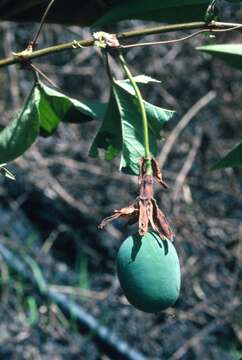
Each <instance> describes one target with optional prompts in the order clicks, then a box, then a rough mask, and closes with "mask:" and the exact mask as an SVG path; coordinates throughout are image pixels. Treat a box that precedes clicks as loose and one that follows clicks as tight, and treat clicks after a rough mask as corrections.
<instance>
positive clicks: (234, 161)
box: [212, 142, 242, 170]
mask: <svg viewBox="0 0 242 360" xmlns="http://www.w3.org/2000/svg"><path fill="white" fill-rule="evenodd" d="M240 165H242V142H241V143H240V144H238V145H237V146H235V147H234V148H233V149H232V150H231V151H230V152H229V153H228V154H227V155H226V156H225V157H224V158H223V159H221V160H220V161H218V162H217V164H215V165H214V166H213V167H212V170H217V169H223V168H227V167H236V166H240Z"/></svg>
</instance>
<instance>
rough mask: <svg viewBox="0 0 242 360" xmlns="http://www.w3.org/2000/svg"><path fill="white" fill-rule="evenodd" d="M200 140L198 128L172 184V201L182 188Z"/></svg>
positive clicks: (200, 133) (200, 134) (200, 132)
mask: <svg viewBox="0 0 242 360" xmlns="http://www.w3.org/2000/svg"><path fill="white" fill-rule="evenodd" d="M201 140H202V131H201V129H199V130H198V131H197V134H196V136H195V138H194V140H193V144H192V147H191V150H190V151H189V153H188V156H187V158H186V161H185V163H184V165H183V167H182V169H181V171H180V173H179V174H178V176H177V178H176V183H175V186H174V190H173V192H172V199H173V201H176V200H177V198H178V196H179V194H180V192H181V189H182V186H183V184H184V182H185V180H186V177H187V175H188V173H189V171H190V170H191V167H192V165H193V163H194V160H195V157H196V155H197V152H198V149H199V147H200V145H201Z"/></svg>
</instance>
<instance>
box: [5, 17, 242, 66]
mask: <svg viewBox="0 0 242 360" xmlns="http://www.w3.org/2000/svg"><path fill="white" fill-rule="evenodd" d="M241 26H242V24H238V23H224V22H216V21H213V22H211V23H210V24H207V23H206V22H205V21H200V22H192V23H184V24H173V25H163V26H157V27H153V28H148V29H147V28H145V29H137V30H131V31H127V32H122V33H117V34H116V36H117V38H118V39H119V40H124V39H128V38H133V37H139V36H146V35H154V34H162V33H169V32H174V31H184V30H195V29H201V30H202V29H203V30H207V31H214V30H219V29H220V30H226V29H227V30H228V29H230V30H231V29H232V28H234V29H236V28H239V27H241ZM77 43H78V44H79V45H80V47H89V46H93V45H94V39H93V38H90V39H85V40H83V39H82V40H78V41H77ZM73 44H74V43H73V41H71V42H68V43H63V44H59V45H54V46H50V47H47V48H44V49H41V50H36V51H32V52H29V53H28V54H25V60H32V59H36V58H39V57H42V56H47V55H50V54H55V53H58V52H61V51H66V50H74V47H73ZM76 48H79V47H76ZM21 61H22V59H21V57H16V56H11V57H9V58H6V59H2V60H0V67H3V66H8V65H13V64H17V63H21Z"/></svg>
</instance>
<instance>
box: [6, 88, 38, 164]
mask: <svg viewBox="0 0 242 360" xmlns="http://www.w3.org/2000/svg"><path fill="white" fill-rule="evenodd" d="M39 100H40V94H39V90H38V89H37V88H34V89H33V90H32V92H31V94H30V96H29V98H28V100H27V102H26V104H25V106H24V108H23V110H22V111H21V112H20V114H19V115H18V116H17V117H16V118H15V119H14V120H13V121H11V122H10V123H9V125H7V126H6V127H5V128H4V129H3V130H2V131H1V132H0V163H7V162H9V161H12V160H14V159H16V158H17V157H19V156H20V155H22V154H23V153H24V152H25V151H26V150H27V149H28V148H29V147H30V146H31V145H32V144H33V143H34V141H35V140H36V138H37V136H38V134H39V112H38V104H39Z"/></svg>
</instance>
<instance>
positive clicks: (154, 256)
mask: <svg viewBox="0 0 242 360" xmlns="http://www.w3.org/2000/svg"><path fill="white" fill-rule="evenodd" d="M117 273H118V278H119V281H120V284H121V287H122V289H123V291H124V293H125V295H126V297H127V299H128V301H129V302H130V303H131V304H132V305H133V306H135V307H136V308H137V309H139V310H142V311H145V312H149V313H156V312H159V311H161V310H164V309H166V308H168V307H169V306H171V305H173V304H174V303H175V301H176V300H177V298H178V296H179V291H180V283H181V272H180V264H179V259H178V256H177V252H176V249H175V247H174V246H173V244H172V243H171V242H170V241H169V240H162V239H161V238H160V237H159V236H158V235H157V234H156V233H154V232H148V233H147V234H146V235H145V236H143V237H141V236H140V235H138V234H135V235H133V236H129V237H128V238H127V239H126V240H125V241H124V242H123V243H122V245H121V247H120V249H119V251H118V256H117Z"/></svg>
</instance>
